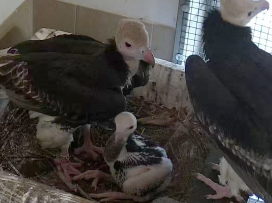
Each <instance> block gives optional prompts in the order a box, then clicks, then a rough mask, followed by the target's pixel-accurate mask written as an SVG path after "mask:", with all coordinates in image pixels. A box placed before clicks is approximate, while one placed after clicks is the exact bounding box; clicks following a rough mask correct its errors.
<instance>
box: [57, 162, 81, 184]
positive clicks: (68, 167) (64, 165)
mask: <svg viewBox="0 0 272 203" xmlns="http://www.w3.org/2000/svg"><path fill="white" fill-rule="evenodd" d="M54 162H55V163H56V164H57V165H59V166H60V167H61V169H62V171H63V173H64V176H65V178H66V179H67V181H69V182H71V177H70V175H79V174H81V172H80V171H79V170H77V169H76V168H81V167H82V164H81V163H71V162H70V161H69V160H67V159H65V160H64V159H55V160H54Z"/></svg>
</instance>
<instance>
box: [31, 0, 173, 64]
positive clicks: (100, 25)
mask: <svg viewBox="0 0 272 203" xmlns="http://www.w3.org/2000/svg"><path fill="white" fill-rule="evenodd" d="M122 18H125V17H124V16H121V15H117V14H113V13H108V12H104V11H100V10H95V9H92V8H88V7H83V6H79V5H74V4H69V3H64V2H60V1H56V0H46V1H45V0H34V16H33V19H34V31H37V30H38V29H40V28H43V27H46V28H52V29H58V30H63V31H67V32H71V33H75V34H84V35H89V36H91V37H93V38H95V39H97V40H100V41H106V40H107V39H108V38H110V37H113V35H114V33H115V29H116V26H117V23H118V21H119V20H120V19H122ZM144 23H145V25H146V27H147V30H148V33H149V35H150V46H151V49H152V51H153V53H154V55H155V57H157V58H161V59H164V60H168V61H171V60H172V54H173V46H174V38H175V28H174V27H171V26H165V25H162V24H156V23H155V24H154V23H150V22H144Z"/></svg>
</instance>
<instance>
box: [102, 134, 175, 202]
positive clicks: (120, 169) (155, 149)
mask: <svg viewBox="0 0 272 203" xmlns="http://www.w3.org/2000/svg"><path fill="white" fill-rule="evenodd" d="M114 137H115V136H114V135H113V136H112V137H111V138H110V139H109V141H108V143H107V145H106V148H105V154H104V158H105V161H106V162H107V164H108V165H109V166H110V168H111V173H112V176H113V178H114V179H115V181H116V183H117V184H118V185H119V186H120V187H121V188H122V190H123V191H124V192H125V193H127V194H130V195H133V196H135V199H134V200H139V199H141V200H143V199H147V200H148V199H150V198H152V197H154V196H155V195H156V194H158V193H159V192H161V191H162V190H164V189H165V188H166V186H167V185H168V184H169V182H170V180H171V176H170V175H171V172H172V162H171V161H170V160H169V159H168V158H167V155H166V152H165V150H164V149H163V148H161V147H159V146H158V145H157V144H155V143H154V142H153V141H151V140H149V139H147V138H145V137H143V136H141V135H138V134H137V133H133V134H131V135H130V136H129V137H128V139H127V141H126V143H124V145H122V146H121V148H120V147H119V146H113V142H114Z"/></svg>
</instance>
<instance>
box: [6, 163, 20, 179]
mask: <svg viewBox="0 0 272 203" xmlns="http://www.w3.org/2000/svg"><path fill="white" fill-rule="evenodd" d="M8 164H9V165H10V167H11V168H12V169H13V170H14V171H15V173H16V174H17V175H18V176H20V177H23V175H22V174H21V173H20V172H19V171H18V170H17V168H16V167H15V166H14V165H13V164H12V163H11V162H10V161H8Z"/></svg>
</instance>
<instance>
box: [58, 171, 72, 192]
mask: <svg viewBox="0 0 272 203" xmlns="http://www.w3.org/2000/svg"><path fill="white" fill-rule="evenodd" d="M57 169H58V170H57V173H58V175H59V178H60V179H61V180H62V182H63V183H65V185H66V186H67V187H68V188H69V189H70V190H72V191H74V192H76V191H77V187H76V186H75V185H73V184H72V183H71V182H69V181H68V180H67V178H66V177H65V176H64V174H63V173H62V171H61V168H60V166H57Z"/></svg>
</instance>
